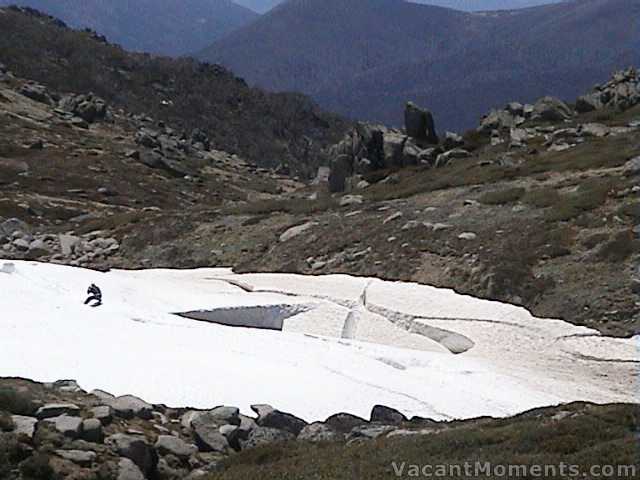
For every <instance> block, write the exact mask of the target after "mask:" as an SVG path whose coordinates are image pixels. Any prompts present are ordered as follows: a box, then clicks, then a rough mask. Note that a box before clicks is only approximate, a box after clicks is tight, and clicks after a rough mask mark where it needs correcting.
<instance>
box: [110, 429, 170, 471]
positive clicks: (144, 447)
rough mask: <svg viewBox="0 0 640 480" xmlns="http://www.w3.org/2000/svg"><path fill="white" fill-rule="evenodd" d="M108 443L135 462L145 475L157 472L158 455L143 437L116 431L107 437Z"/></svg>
mask: <svg viewBox="0 0 640 480" xmlns="http://www.w3.org/2000/svg"><path fill="white" fill-rule="evenodd" d="M106 444H107V445H108V446H110V447H111V448H113V449H114V450H115V451H116V452H117V453H118V455H121V456H123V457H125V458H128V459H129V460H131V461H132V462H133V463H135V464H136V465H137V466H138V468H139V469H140V471H141V472H142V473H143V474H144V475H145V476H147V477H150V476H153V474H154V473H155V471H156V467H157V465H158V455H157V454H156V451H155V450H154V449H153V447H151V445H149V444H148V443H147V442H146V440H145V439H144V438H143V437H141V436H138V435H127V434H124V433H116V434H114V435H111V436H109V437H108V438H107V439H106Z"/></svg>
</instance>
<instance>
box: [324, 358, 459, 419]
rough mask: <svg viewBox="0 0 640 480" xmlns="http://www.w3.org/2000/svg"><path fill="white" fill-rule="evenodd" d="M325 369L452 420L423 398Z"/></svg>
mask: <svg viewBox="0 0 640 480" xmlns="http://www.w3.org/2000/svg"><path fill="white" fill-rule="evenodd" d="M325 369H326V370H327V371H329V372H331V373H333V374H334V375H338V376H340V377H344V378H346V379H347V380H350V381H352V382H355V383H358V384H360V385H365V386H367V387H371V388H375V389H376V390H382V391H383V392H387V393H390V394H392V395H397V396H399V397H404V398H408V399H409V400H412V401H414V402H416V403H418V404H419V405H421V406H423V407H426V408H428V409H429V410H431V411H432V412H433V413H434V414H435V415H440V416H441V417H442V418H445V419H447V420H453V418H454V417H452V416H451V415H447V414H445V413H442V412H440V411H438V410H436V409H435V408H434V407H433V405H431V404H430V403H427V402H425V401H423V400H420V399H419V398H417V397H414V396H413V395H409V394H408V393H403V392H398V391H396V390H392V389H390V388H385V387H382V386H380V385H376V384H375V383H370V382H365V381H363V380H360V379H358V378H354V377H351V376H349V375H346V374H344V373H342V372H340V371H338V370H334V369H332V368H329V367H325Z"/></svg>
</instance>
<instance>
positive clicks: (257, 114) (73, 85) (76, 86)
mask: <svg viewBox="0 0 640 480" xmlns="http://www.w3.org/2000/svg"><path fill="white" fill-rule="evenodd" d="M0 31H2V32H3V35H2V36H0V62H3V63H5V64H6V65H7V66H8V67H9V68H10V69H11V70H13V71H14V72H15V73H16V74H17V75H19V76H22V77H25V78H30V79H34V80H36V81H39V82H42V83H45V84H48V85H49V86H51V87H52V88H53V89H56V90H59V91H65V92H66V91H71V92H79V93H82V92H89V91H92V92H94V93H96V94H98V95H100V96H101V97H103V98H105V99H106V100H107V101H109V102H111V103H113V104H115V105H119V106H126V108H127V110H128V111H131V112H136V113H147V114H150V115H151V116H153V117H155V118H158V119H161V120H164V121H166V122H167V123H169V124H170V125H172V126H174V127H182V128H185V129H194V128H201V129H203V130H205V131H206V132H207V134H208V135H209V136H210V138H211V140H212V142H213V146H214V147H215V148H218V149H221V150H226V151H229V152H231V153H238V154H241V155H243V156H244V157H246V158H248V159H249V160H252V161H254V162H256V163H257V164H259V165H262V166H276V165H278V164H280V163H289V164H290V165H291V166H292V167H293V170H294V171H297V172H299V173H311V172H312V170H313V169H314V166H316V165H317V164H318V162H319V161H320V157H321V149H322V148H323V146H325V145H328V144H330V143H331V142H335V141H336V140H337V139H339V138H340V136H341V135H342V134H343V132H344V130H345V128H346V127H347V123H346V122H345V121H343V120H342V119H340V118H338V117H337V116H334V115H331V114H327V113H324V112H322V111H320V110H319V109H318V108H317V107H315V106H314V105H313V104H312V103H311V101H309V100H308V99H307V98H306V97H303V96H302V95H296V94H267V93H264V92H262V91H260V90H256V89H251V88H248V87H247V85H246V84H245V83H244V82H243V81H242V80H241V79H238V78H236V77H235V76H233V75H232V74H231V73H229V72H228V71H226V70H224V69H223V68H220V67H217V66H210V65H204V64H200V63H198V62H196V61H194V60H191V59H179V60H174V59H170V58H160V57H152V56H149V55H143V54H130V53H128V52H126V51H124V50H122V49H120V48H118V47H115V46H113V45H108V44H105V43H103V42H100V41H99V40H96V39H95V38H93V36H92V34H90V33H83V32H77V31H73V30H70V29H67V28H63V27H60V26H58V25H57V24H56V23H55V22H54V21H53V20H52V19H51V18H49V17H43V16H38V15H35V14H25V13H21V12H18V11H14V10H10V9H9V10H7V9H4V10H3V9H0ZM43 52H46V53H43Z"/></svg>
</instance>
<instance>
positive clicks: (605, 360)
mask: <svg viewBox="0 0 640 480" xmlns="http://www.w3.org/2000/svg"><path fill="white" fill-rule="evenodd" d="M563 351H564V352H565V353H568V354H569V355H571V356H573V357H576V358H578V359H580V360H586V361H588V362H601V363H631V364H637V365H640V360H627V359H622V358H601V357H593V356H591V355H584V354H583V353H577V352H570V351H567V350H563Z"/></svg>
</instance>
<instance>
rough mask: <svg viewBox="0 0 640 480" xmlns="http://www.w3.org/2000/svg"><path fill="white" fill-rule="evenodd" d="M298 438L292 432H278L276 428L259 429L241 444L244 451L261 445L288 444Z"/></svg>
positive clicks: (253, 431) (252, 432)
mask: <svg viewBox="0 0 640 480" xmlns="http://www.w3.org/2000/svg"><path fill="white" fill-rule="evenodd" d="M295 438H296V437H295V435H293V434H292V433H290V432H287V431H285V430H278V429H276V428H268V427H257V428H255V429H253V430H251V433H249V437H248V438H247V440H246V441H244V442H241V445H242V449H243V450H246V449H250V448H255V447H259V446H261V445H270V444H272V443H280V442H287V441H290V440H294V439H295Z"/></svg>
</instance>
